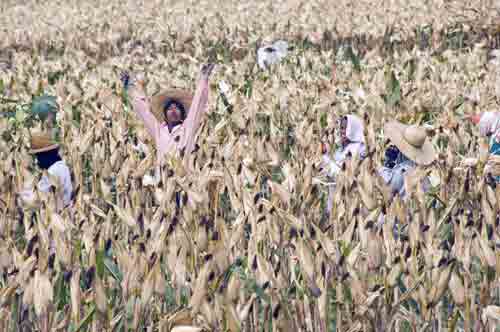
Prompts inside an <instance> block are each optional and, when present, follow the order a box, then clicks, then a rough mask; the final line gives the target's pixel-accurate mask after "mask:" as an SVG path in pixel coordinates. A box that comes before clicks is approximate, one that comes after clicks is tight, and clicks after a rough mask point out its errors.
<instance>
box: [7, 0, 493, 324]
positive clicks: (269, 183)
mask: <svg viewBox="0 0 500 332" xmlns="http://www.w3.org/2000/svg"><path fill="white" fill-rule="evenodd" d="M0 13H1V15H0V27H1V30H0V34H1V36H2V38H0V135H2V140H0V237H1V241H0V247H1V249H0V332H2V331H23V332H27V331H42V332H48V331H71V332H83V331H120V332H122V331H124V332H128V331H148V332H149V331H162V332H163V331H166V332H167V331H173V332H197V331H207V332H208V331H230V332H235V331H248V332H250V331H252V332H271V331H273V332H275V331H307V332H327V331H349V332H355V331H363V332H366V331H399V332H405V331H467V332H468V331H488V332H495V331H500V251H499V250H500V226H499V223H500V186H496V185H495V183H492V181H491V179H490V178H489V177H485V176H483V172H482V168H483V167H484V164H485V162H486V159H487V157H488V143H487V142H486V140H485V139H484V138H481V137H480V136H479V134H478V130H477V128H476V127H474V126H473V125H472V124H470V123H468V122H467V121H465V120H464V118H465V116H466V115H470V114H474V113H478V112H480V111H488V110H491V111H496V110H497V109H498V106H499V102H500V3H499V2H498V1H486V0H485V1H481V0H469V1H444V0H441V1H432V2H431V1H424V0H414V1H401V0H400V1H396V0H395V1H388V0H373V1H366V0H362V1H355V2H352V3H351V2H350V1H346V0H338V1H335V2H331V1H324V0H310V1H302V0H290V1H278V0H276V1H252V2H244V1H241V2H239V1H231V0H213V1H192V0H186V1H174V0H168V1H159V0H151V1H139V0H121V1H118V0H107V1H97V0H88V1H76V0H68V1H55V0H50V1H44V2H42V1H36V0H23V1H13V0H3V1H1V3H0ZM278 39H282V40H285V41H287V42H288V43H289V45H290V46H291V47H290V50H289V52H288V55H287V57H286V58H285V59H283V61H282V62H281V63H279V64H276V65H273V66H270V67H269V68H268V69H267V70H262V69H260V68H259V67H258V66H257V59H256V53H257V49H258V48H259V47H261V46H263V45H266V44H268V43H271V42H273V41H275V40H278ZM207 61H211V62H214V63H216V65H217V66H216V70H215V73H214V76H213V78H212V79H211V93H210V100H209V109H210V110H209V112H208V113H207V116H206V118H205V119H204V125H203V126H202V129H201V132H200V134H199V137H198V140H197V144H198V148H197V150H196V151H195V152H194V153H193V154H192V156H189V157H188V163H186V164H184V163H181V162H180V161H179V160H176V159H169V160H168V161H167V162H166V163H165V165H164V167H163V172H162V174H163V177H162V179H161V181H160V183H159V184H157V185H156V184H155V185H151V184H148V183H146V182H145V181H143V179H144V178H145V177H146V176H147V175H150V174H152V172H154V164H155V160H156V151H155V145H154V144H153V141H152V140H151V138H150V137H148V135H147V132H146V131H145V129H144V128H143V125H142V123H141V122H140V120H139V119H138V118H137V116H136V115H135V114H134V113H133V112H132V111H131V108H130V104H129V102H128V101H127V99H126V98H125V96H124V93H123V91H122V87H121V83H120V81H119V74H120V72H121V71H122V70H129V71H130V72H133V73H141V74H143V75H144V77H145V80H146V82H147V92H148V95H153V94H154V93H156V92H158V91H160V90H162V89H164V88H167V87H171V86H176V87H184V88H189V89H192V88H193V87H194V80H195V78H196V74H197V72H198V70H199V68H200V65H201V64H202V63H204V62H207ZM221 81H224V82H225V83H226V84H227V86H229V88H230V94H229V97H228V101H229V104H230V107H228V106H227V104H225V103H224V102H223V101H222V99H221V97H220V94H219V93H218V83H219V82H221ZM44 94H48V95H53V96H55V97H56V99H57V104H58V108H59V109H58V112H57V123H58V128H59V131H60V137H61V140H62V148H61V149H62V150H61V152H62V156H63V158H64V160H65V161H66V163H67V164H68V165H69V166H70V168H71V171H72V175H73V185H74V189H75V190H74V193H73V201H74V204H73V206H72V207H71V208H68V209H65V210H62V211H60V212H58V211H57V210H56V208H55V201H56V195H49V196H48V198H47V199H44V200H43V204H42V205H41V207H39V208H34V207H32V206H22V205H19V204H18V201H17V196H16V193H17V192H19V190H20V188H22V186H23V183H25V182H34V181H36V179H37V178H38V177H39V175H40V170H39V169H38V168H37V167H35V166H34V162H33V158H32V156H31V155H30V154H29V153H28V148H27V146H28V137H29V135H28V129H29V124H28V122H27V116H26V110H27V109H28V107H29V104H30V102H31V101H32V100H33V98H35V97H38V96H41V95H44ZM351 113H354V114H357V115H359V116H360V117H361V118H362V119H364V123H365V138H366V142H367V148H368V157H367V158H366V159H365V160H363V162H357V161H356V160H353V161H352V162H349V163H347V165H346V167H345V169H344V171H343V172H342V173H341V174H340V175H339V176H338V178H337V187H336V191H335V195H334V201H333V210H332V212H331V213H330V214H326V213H325V204H326V198H327V195H328V189H327V187H326V185H325V182H326V179H325V178H324V176H323V175H322V174H321V172H320V170H319V167H318V165H319V161H320V157H321V154H320V151H319V149H318V147H319V145H320V143H321V142H326V143H327V144H329V145H330V146H332V147H333V146H334V144H335V143H334V137H335V132H336V130H338V128H336V119H338V118H339V117H340V116H341V115H345V114H351ZM392 119H397V120H400V121H402V122H405V123H412V124H421V125H424V124H425V125H429V126H431V128H432V133H433V135H432V143H433V145H434V147H435V149H436V151H437V152H438V153H439V157H438V161H437V162H436V163H435V164H434V165H433V166H432V167H430V168H428V169H423V170H419V172H418V173H417V174H416V176H415V178H414V179H413V180H414V181H409V182H408V183H407V184H406V185H407V192H408V193H409V198H408V199H407V200H406V201H403V200H401V199H391V198H390V194H389V190H388V188H387V186H386V185H385V184H384V182H383V181H382V179H381V178H379V177H378V176H377V173H376V169H377V168H378V167H379V166H380V165H381V162H382V159H383V153H384V148H385V139H386V137H385V135H384V132H383V130H382V128H383V124H384V123H385V122H387V121H389V120H392ZM470 157H477V158H479V163H478V165H477V166H474V167H466V166H464V165H463V160H464V159H466V158H470ZM424 176H428V177H429V178H430V179H431V185H432V189H431V190H430V191H429V192H426V193H424V192H423V191H422V190H421V189H419V186H417V185H416V184H417V183H418V180H419V179H420V178H422V177H424ZM382 214H383V215H384V216H385V217H384V221H383V223H379V222H378V221H379V217H380V216H381V215H382Z"/></svg>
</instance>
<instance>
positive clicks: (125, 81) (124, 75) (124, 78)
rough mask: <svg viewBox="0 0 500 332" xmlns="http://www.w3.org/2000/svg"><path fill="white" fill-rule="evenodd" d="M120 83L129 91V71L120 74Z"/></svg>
mask: <svg viewBox="0 0 500 332" xmlns="http://www.w3.org/2000/svg"><path fill="white" fill-rule="evenodd" d="M120 81H121V82H122V84H123V88H124V89H125V90H127V89H128V88H129V86H130V74H129V73H128V71H122V72H121V73H120Z"/></svg>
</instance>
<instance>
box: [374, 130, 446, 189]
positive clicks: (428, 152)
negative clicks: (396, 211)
mask: <svg viewBox="0 0 500 332" xmlns="http://www.w3.org/2000/svg"><path fill="white" fill-rule="evenodd" d="M384 134H385V135H386V137H387V138H388V139H389V147H388V148H387V149H386V151H385V160H384V166H383V167H381V168H380V169H379V170H378V173H379V175H380V176H381V177H382V178H383V179H384V182H385V183H386V184H387V185H388V186H389V187H390V188H391V192H392V194H393V195H395V194H399V196H400V197H401V198H405V197H406V190H405V177H406V176H407V175H408V174H411V173H412V172H413V171H414V170H415V169H416V167H417V166H422V167H425V166H429V165H431V164H432V163H433V162H434V160H435V159H436V152H435V150H434V147H433V146H432V143H431V142H430V140H429V139H428V135H427V130H426V129H425V128H423V127H420V126H415V125H405V124H402V123H400V122H398V121H391V122H389V123H387V124H386V125H385V126H384ZM421 184H422V186H423V190H424V192H425V191H427V190H428V189H429V188H430V182H429V179H428V178H427V177H425V178H424V179H423V181H422V183H421Z"/></svg>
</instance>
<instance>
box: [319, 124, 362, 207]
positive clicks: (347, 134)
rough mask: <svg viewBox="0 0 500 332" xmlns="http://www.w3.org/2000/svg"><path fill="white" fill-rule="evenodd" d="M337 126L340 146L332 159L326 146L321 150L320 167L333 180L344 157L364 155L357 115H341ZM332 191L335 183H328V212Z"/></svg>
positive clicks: (360, 126) (331, 204) (331, 205)
mask: <svg viewBox="0 0 500 332" xmlns="http://www.w3.org/2000/svg"><path fill="white" fill-rule="evenodd" d="M338 126H339V128H340V135H339V140H340V142H339V143H340V146H339V148H338V149H337V150H336V151H335V154H334V156H333V160H332V159H331V158H330V156H329V154H328V149H327V148H325V149H323V151H322V154H323V155H322V163H321V167H322V168H323V169H324V170H326V172H327V174H328V176H329V177H331V178H332V179H333V180H335V175H336V174H338V173H339V172H340V170H341V168H342V164H343V163H344V162H345V160H346V159H348V158H351V157H354V156H355V155H358V157H359V159H360V160H362V159H363V158H365V157H366V145H365V137H364V134H363V131H364V127H363V121H362V120H361V119H360V118H359V117H358V116H356V115H352V114H350V115H346V116H342V117H341V118H340V119H339V121H338ZM334 191H335V184H333V185H330V186H329V187H328V201H327V212H328V213H330V211H331V210H332V207H333V194H334Z"/></svg>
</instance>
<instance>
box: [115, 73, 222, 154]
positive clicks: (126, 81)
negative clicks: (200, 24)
mask: <svg viewBox="0 0 500 332" xmlns="http://www.w3.org/2000/svg"><path fill="white" fill-rule="evenodd" d="M213 68H214V65H213V64H206V65H204V66H203V67H202V68H201V73H200V78H199V80H198V83H197V86H196V90H195V93H194V95H193V94H191V93H190V92H189V91H187V90H182V89H169V90H166V91H164V92H162V93H159V94H157V95H155V96H153V98H151V101H149V100H148V98H147V97H146V94H145V92H144V83H143V82H142V81H137V82H135V84H132V82H131V81H130V76H129V74H128V73H123V74H122V76H121V80H122V82H123V85H124V88H125V89H126V91H127V92H128V94H129V98H130V101H131V104H132V107H133V110H134V112H135V113H136V114H137V116H138V117H139V118H140V119H141V120H142V121H143V123H144V125H145V127H146V129H147V131H148V133H149V134H150V135H151V137H152V138H153V140H154V142H155V145H156V148H157V153H158V156H157V159H158V164H161V162H162V161H163V159H164V157H165V156H166V155H167V154H175V153H176V152H178V151H180V150H184V154H186V155H187V154H190V153H192V152H193V151H194V149H195V141H196V135H197V132H198V129H199V128H200V125H201V123H202V116H203V114H204V113H205V112H206V111H207V109H208V92H209V88H208V82H209V81H208V80H209V77H210V74H211V72H212V70H213Z"/></svg>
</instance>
